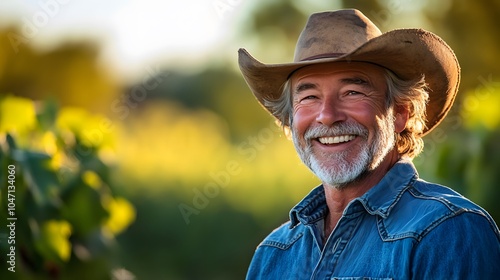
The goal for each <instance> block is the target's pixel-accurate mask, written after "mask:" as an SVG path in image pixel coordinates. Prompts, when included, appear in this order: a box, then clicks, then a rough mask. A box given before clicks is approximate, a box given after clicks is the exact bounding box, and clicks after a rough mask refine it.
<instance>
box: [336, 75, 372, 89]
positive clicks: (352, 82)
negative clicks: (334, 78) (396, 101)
mask: <svg viewBox="0 0 500 280" xmlns="http://www.w3.org/2000/svg"><path fill="white" fill-rule="evenodd" d="M340 82H341V83H342V84H346V85H360V86H362V87H364V88H371V87H372V84H371V83H370V82H368V80H365V79H363V78H360V77H352V78H343V79H341V80H340Z"/></svg>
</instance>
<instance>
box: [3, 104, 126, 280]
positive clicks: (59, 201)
mask: <svg viewBox="0 0 500 280" xmlns="http://www.w3.org/2000/svg"><path fill="white" fill-rule="evenodd" d="M36 105H37V106H36V107H38V109H39V110H38V111H35V104H34V103H33V102H32V101H30V100H27V99H23V98H16V97H11V96H7V97H3V98H1V99H0V107H1V108H2V109H4V110H2V111H0V128H1V130H0V148H1V149H0V168H1V170H2V172H0V181H1V182H2V184H1V188H0V220H1V221H2V223H4V222H5V221H8V222H10V220H7V219H8V218H12V217H14V218H16V220H15V221H14V223H15V230H10V231H9V232H6V227H5V226H2V229H1V231H0V232H1V233H2V235H1V236H0V238H1V239H0V240H1V241H2V242H0V251H1V252H2V255H0V259H1V262H2V265H1V266H2V267H1V269H0V275H2V277H1V278H3V279H6V278H8V279H12V278H9V277H12V276H16V277H18V278H19V279H46V278H58V279H79V278H80V279H105V278H108V277H109V276H110V273H111V272H110V271H111V268H112V267H111V266H112V265H114V264H112V263H110V262H109V260H108V259H107V258H108V257H109V254H110V253H111V252H112V249H113V248H112V246H111V245H112V244H113V240H114V236H115V235H116V234H118V233H120V232H121V231H122V230H123V229H124V228H125V227H127V226H128V225H129V224H130V223H131V222H132V221H133V219H134V217H135V210H134V208H133V207H132V206H131V204H130V203H129V202H128V201H127V200H125V199H123V198H120V197H117V196H116V195H114V194H113V191H112V189H111V188H110V184H109V172H110V167H109V166H108V165H106V164H105V163H104V162H103V161H102V160H101V158H100V156H99V151H100V150H101V149H102V148H103V147H102V143H94V144H92V145H87V144H83V143H84V142H85V141H83V139H81V135H85V129H88V128H84V129H83V131H82V130H76V129H75V128H74V127H73V128H69V127H68V126H64V125H63V124H65V123H68V121H67V120H64V119H62V118H61V116H67V117H68V114H67V113H66V114H59V111H58V109H57V106H55V104H54V103H50V102H46V103H41V104H36ZM12 108H16V111H15V112H14V111H12ZM6 109H9V110H6ZM64 111H65V110H63V112H64ZM70 112H71V110H70ZM12 114H17V115H18V116H22V118H17V119H15V120H16V121H13V120H14V119H13V118H11V117H10V115H12ZM80 129H82V128H81V127H80ZM87 142H88V141H87ZM7 170H15V173H14V174H9V173H8V172H6V171H7ZM8 175H11V177H8ZM13 176H15V179H14V178H13ZM11 179H12V181H9V186H14V187H10V188H8V186H7V184H5V182H8V180H11ZM10 183H12V184H10ZM9 190H10V192H9ZM9 194H10V195H9ZM12 195H13V196H12ZM9 198H14V199H13V200H10V199H9ZM9 202H11V204H9ZM124 214H125V217H123V215H124ZM12 232H13V233H14V237H15V238H14V241H15V243H10V244H8V243H7V242H4V241H6V240H7V238H6V237H7V236H12V235H13V233H12ZM10 246H15V273H14V272H11V271H9V270H7V268H6V267H5V265H6V263H7V262H6V260H5V259H4V258H5V257H6V255H5V254H3V252H9V250H10ZM9 266H12V265H9ZM89 266H92V269H91V270H88V271H87V269H84V268H88V267H89ZM78 270H81V271H85V272H84V273H83V274H80V275H79V274H75V271H78Z"/></svg>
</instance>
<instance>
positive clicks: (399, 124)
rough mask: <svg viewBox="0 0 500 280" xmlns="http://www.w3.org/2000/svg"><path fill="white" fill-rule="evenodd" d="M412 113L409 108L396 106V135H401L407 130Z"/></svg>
mask: <svg viewBox="0 0 500 280" xmlns="http://www.w3.org/2000/svg"><path fill="white" fill-rule="evenodd" d="M409 117H410V111H409V109H408V107H407V106H402V105H401V106H396V107H395V108H394V130H395V132H396V133H401V132H402V131H403V130H405V128H406V124H407V123H408V119H409Z"/></svg>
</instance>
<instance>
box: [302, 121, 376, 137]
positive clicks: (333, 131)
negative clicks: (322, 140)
mask: <svg viewBox="0 0 500 280" xmlns="http://www.w3.org/2000/svg"><path fill="white" fill-rule="evenodd" d="M347 134H349V135H357V136H361V137H364V138H367V137H368V130H367V129H366V128H364V127H363V126H362V125H361V124H359V123H356V122H342V123H337V124H334V125H332V126H325V125H319V126H312V127H309V128H308V129H307V130H306V132H305V133H304V139H305V140H311V139H315V138H318V137H335V136H340V135H347Z"/></svg>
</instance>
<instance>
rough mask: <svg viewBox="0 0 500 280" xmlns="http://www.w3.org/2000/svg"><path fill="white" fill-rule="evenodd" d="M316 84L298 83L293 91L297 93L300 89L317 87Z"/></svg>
mask: <svg viewBox="0 0 500 280" xmlns="http://www.w3.org/2000/svg"><path fill="white" fill-rule="evenodd" d="M317 86H318V85H317V84H314V83H299V84H298V85H297V86H296V87H295V89H294V91H293V93H295V94H299V93H301V92H302V91H305V90H308V89H314V88H317Z"/></svg>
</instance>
